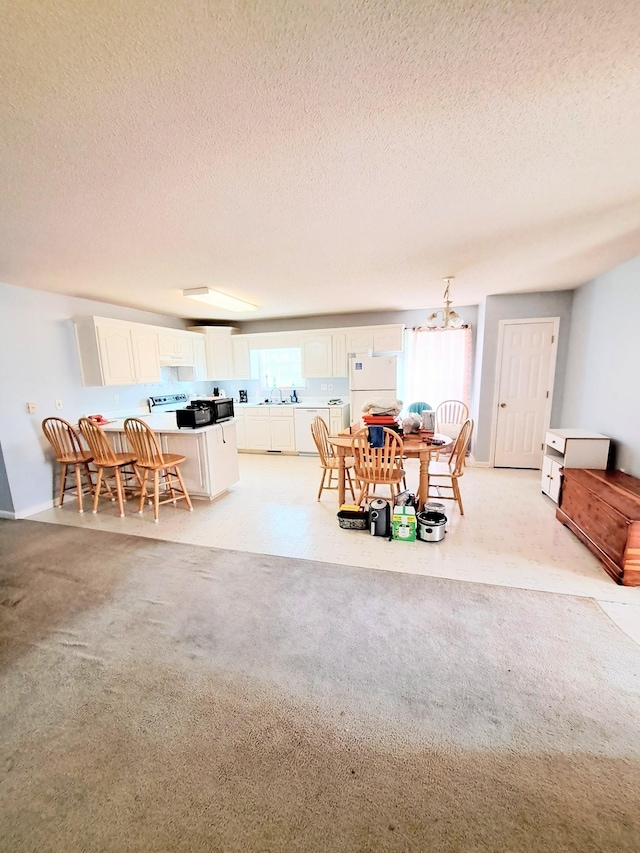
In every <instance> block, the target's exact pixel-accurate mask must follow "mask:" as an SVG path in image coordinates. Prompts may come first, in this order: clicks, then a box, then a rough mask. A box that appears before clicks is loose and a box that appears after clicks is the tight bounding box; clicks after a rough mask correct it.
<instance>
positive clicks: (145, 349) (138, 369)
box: [131, 329, 161, 383]
mask: <svg viewBox="0 0 640 853" xmlns="http://www.w3.org/2000/svg"><path fill="white" fill-rule="evenodd" d="M131 348H132V351H133V364H134V368H135V376H136V381H137V382H141V383H147V382H160V380H161V376H160V355H159V353H158V335H157V334H156V332H154V331H153V330H148V329H132V330H131Z"/></svg>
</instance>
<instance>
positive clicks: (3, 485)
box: [0, 447, 13, 514]
mask: <svg viewBox="0 0 640 853" xmlns="http://www.w3.org/2000/svg"><path fill="white" fill-rule="evenodd" d="M0 512H2V513H6V514H11V513H12V512H13V501H12V500H11V489H10V488H9V478H8V477H7V469H6V466H5V464H4V454H3V453H2V448H1V447H0Z"/></svg>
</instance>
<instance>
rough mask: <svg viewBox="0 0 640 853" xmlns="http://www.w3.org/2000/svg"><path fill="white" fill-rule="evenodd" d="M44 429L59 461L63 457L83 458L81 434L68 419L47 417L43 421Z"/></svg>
mask: <svg viewBox="0 0 640 853" xmlns="http://www.w3.org/2000/svg"><path fill="white" fill-rule="evenodd" d="M42 431H43V433H44V434H45V436H46V438H47V441H48V442H49V444H50V445H51V447H52V448H53V452H54V453H55V455H56V459H57V461H58V462H60V461H61V460H62V459H70V458H71V459H73V458H75V457H79V458H82V456H83V455H84V450H83V449H82V444H81V443H80V436H79V435H78V433H77V432H76V431H75V429H74V428H73V427H72V426H71V424H70V423H69V422H68V421H65V420H63V419H62V418H45V419H44V420H43V421H42Z"/></svg>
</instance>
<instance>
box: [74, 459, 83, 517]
mask: <svg viewBox="0 0 640 853" xmlns="http://www.w3.org/2000/svg"><path fill="white" fill-rule="evenodd" d="M73 467H74V469H75V473H76V492H77V495H78V512H84V509H83V507H82V474H81V473H80V465H74V466H73Z"/></svg>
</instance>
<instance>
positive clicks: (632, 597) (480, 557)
mask: <svg viewBox="0 0 640 853" xmlns="http://www.w3.org/2000/svg"><path fill="white" fill-rule="evenodd" d="M407 463H408V464H407V480H408V486H409V488H411V489H413V490H415V488H416V486H417V482H418V463H417V461H415V460H407ZM319 480H320V468H319V465H318V461H317V457H312V456H308V457H305V456H271V455H260V454H247V453H244V454H240V482H239V483H237V484H236V485H235V486H234V487H233V488H232V489H231V490H230V491H229V492H227V493H226V494H224V495H221V496H220V497H219V498H217V499H216V500H214V501H211V502H209V501H203V500H194V511H193V512H192V513H190V512H187V511H186V510H185V509H184V508H183V507H184V502H181V503H179V504H178V505H177V507H173V506H172V505H171V504H167V505H165V506H162V507H160V521H159V523H158V524H154V522H153V515H152V512H151V510H150V509H148V510H146V511H145V513H144V515H142V516H140V515H138V514H137V512H136V509H137V502H135V501H131V502H129V504H128V505H127V508H126V516H125V518H120V517H119V516H118V514H117V509H116V506H115V505H114V504H112V503H110V502H109V501H107V500H103V501H101V504H100V508H99V511H98V513H97V514H96V515H93V514H92V513H91V512H90V511H85V512H84V513H83V514H82V515H80V514H79V513H78V512H77V510H76V508H75V502H74V501H73V500H71V499H67V500H68V502H67V503H65V506H64V507H63V508H57V509H51V510H46V511H45V512H41V513H38V514H37V515H34V516H32V520H34V521H43V522H51V523H56V524H70V525H74V526H77V527H85V528H94V529H96V530H109V531H115V532H117V531H121V532H122V533H130V534H133V535H137V536H148V537H150V538H153V539H165V540H169V541H173V542H183V543H190V544H194V545H207V546H217V547H220V548H228V549H231V550H238V551H249V552H255V553H261V554H275V555H281V556H287V557H301V558H306V559H311V560H320V561H323V562H329V563H340V564H346V565H350V566H362V567H367V568H375V569H384V570H386V571H396V572H411V573H414V574H424V575H432V576H438V577H446V578H453V579H455V580H462V581H468V582H470V583H488V584H498V585H500V586H511V587H519V588H522V589H533V590H544V591H546V592H552V593H558V594H570V595H582V596H588V597H591V598H595V599H596V600H598V601H599V602H600V604H601V606H602V607H603V609H604V610H605V611H606V612H607V613H608V614H609V615H610V617H611V618H612V619H613V620H614V621H615V622H616V623H617V624H618V625H619V626H620V627H621V628H622V630H624V631H625V632H626V633H628V634H629V635H630V636H633V637H634V639H636V640H637V642H640V587H638V588H630V587H621V586H618V585H617V584H616V583H614V582H613V581H612V580H611V579H610V578H609V576H608V575H607V574H606V573H605V571H604V570H603V568H602V567H601V565H600V563H599V561H598V560H597V559H596V558H595V556H593V554H591V552H590V551H589V550H588V549H587V548H586V547H585V546H584V545H583V544H582V543H581V542H580V541H579V540H578V539H577V538H576V537H575V536H574V535H573V534H572V533H571V532H570V531H569V530H568V529H567V528H565V527H564V526H563V525H561V524H560V523H559V522H558V521H556V518H555V505H554V504H553V503H552V502H551V501H550V500H549V499H548V498H546V497H545V496H544V495H542V493H541V492H540V473H539V472H538V471H526V470H511V469H493V468H473V467H467V469H466V472H465V475H464V477H463V479H462V480H461V483H460V485H461V491H462V498H463V501H464V506H465V515H464V516H460V513H459V512H458V509H457V507H456V505H455V504H454V503H453V502H451V501H447V502H446V506H447V516H448V524H447V534H446V536H445V538H444V540H442V541H441V542H414V543H408V542H389V541H387V540H385V539H381V538H377V537H372V536H370V535H369V534H368V533H367V532H363V531H354V530H342V529H341V528H340V527H339V526H338V522H337V519H336V512H337V509H338V506H337V493H336V492H335V491H331V492H328V491H325V492H323V495H322V500H321V501H319V502H318V501H317V500H316V495H317V490H318V485H319ZM383 496H384V494H383Z"/></svg>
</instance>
